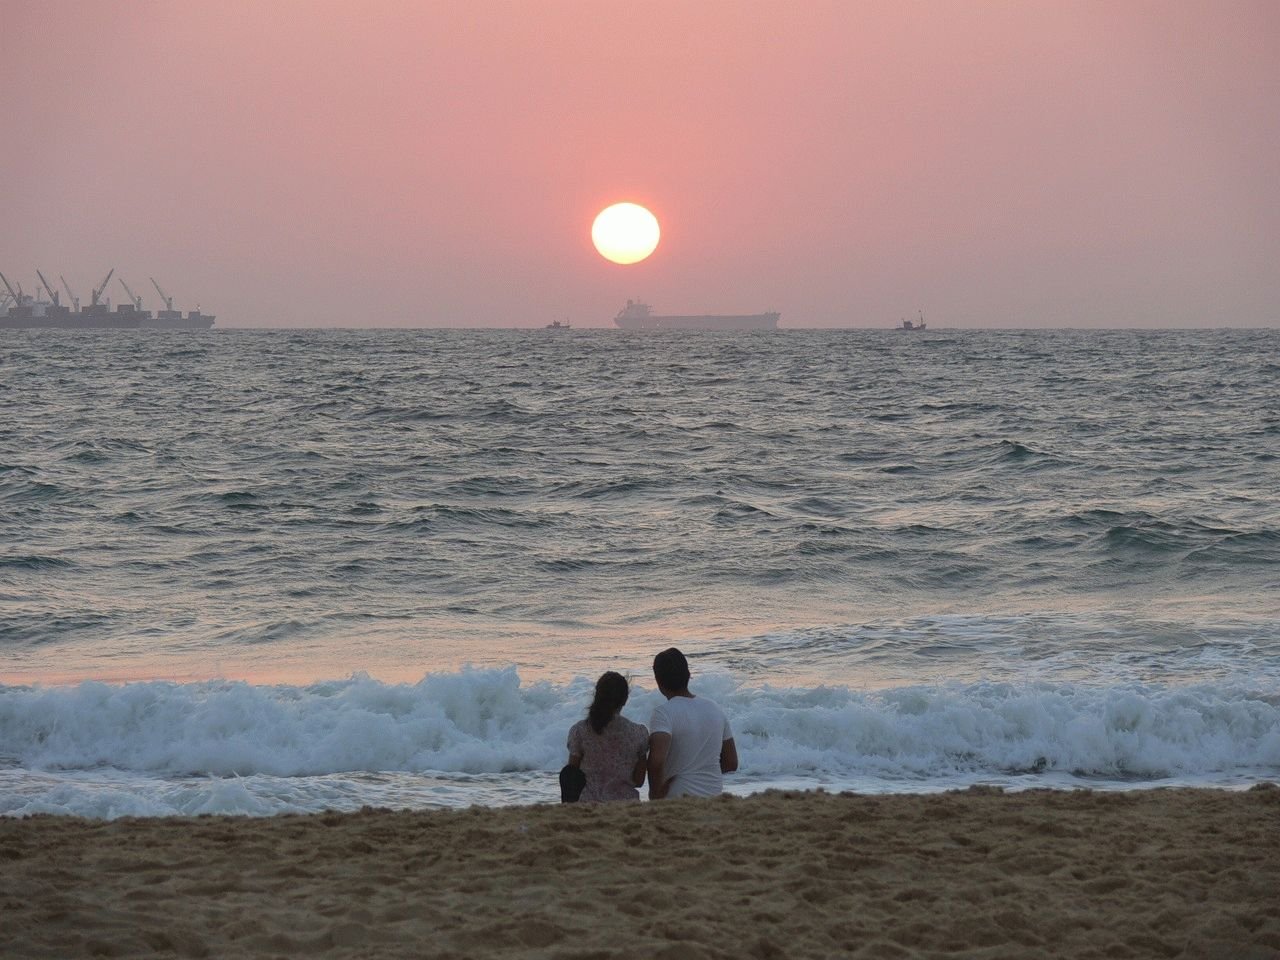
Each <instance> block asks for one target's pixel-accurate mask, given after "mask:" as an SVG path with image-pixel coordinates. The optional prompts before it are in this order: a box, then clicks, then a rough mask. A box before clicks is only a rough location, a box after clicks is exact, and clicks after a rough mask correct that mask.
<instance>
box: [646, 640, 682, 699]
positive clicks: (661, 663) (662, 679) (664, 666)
mask: <svg viewBox="0 0 1280 960" xmlns="http://www.w3.org/2000/svg"><path fill="white" fill-rule="evenodd" d="M653 679H655V680H657V681H658V686H659V687H661V688H662V689H663V690H674V691H675V692H677V693H679V692H680V691H681V690H687V689H689V661H688V660H686V659H685V658H684V654H683V653H681V652H680V651H679V650H677V649H676V648H675V647H668V648H667V649H666V650H663V651H662V652H661V653H660V654H658V655H657V656H656V657H654V658H653Z"/></svg>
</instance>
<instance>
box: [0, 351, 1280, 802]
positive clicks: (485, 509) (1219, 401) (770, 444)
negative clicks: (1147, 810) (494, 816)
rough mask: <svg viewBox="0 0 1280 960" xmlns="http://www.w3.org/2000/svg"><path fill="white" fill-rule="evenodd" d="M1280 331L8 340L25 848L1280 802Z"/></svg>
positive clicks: (1, 655) (2, 514)
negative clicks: (683, 805)
mask: <svg viewBox="0 0 1280 960" xmlns="http://www.w3.org/2000/svg"><path fill="white" fill-rule="evenodd" d="M1278 387H1280V331H1276V330H1235V331H1226V330H1218V331H1147V332H1139V331H1084V330H1071V331H1067V330H1054V331H969V330H966V331H945V330H939V331H932V330H931V331H929V332H927V333H925V334H907V333H901V332H897V331H889V330H885V331H867V330H859V331H853V330H850V331H803V330H788V331H778V332H772V333H756V334H737V335H717V334H697V333H684V334H680V333H650V334H627V333H623V332H620V331H606V330H573V331H571V332H556V333H549V332H546V331H542V330H537V331H528V330H526V331H518V330H487V331H481V330H413V331H388V330H378V331H352V330H331V331H316V330H313V331H236V330H230V331H212V332H209V333H175V334H161V333H149V332H145V331H139V332H127V331H119V332H113V333H110V334H102V333H94V332H77V331H59V332H39V333H24V332H20V331H6V332H5V336H4V337H3V338H0V814H6V815H24V814H30V813H37V812H53V813H69V814H80V815H85V816H90V817H106V818H111V817H118V816H126V815H142V816H151V815H172V814H198V813H234V814H249V815H265V814H273V813H279V812H290V811H313V810H322V809H333V810H350V809H358V808H360V807H362V806H365V805H373V806H389V807H414V808H421V807H436V806H464V805H469V804H477V803H479V804H510V803H529V802H542V801H553V800H556V799H557V798H558V787H557V785H556V771H557V770H558V769H559V767H560V765H561V764H562V763H563V762H564V757H565V749H564V743H565V736H566V733H567V730H568V727H569V726H570V725H571V724H572V723H573V722H574V721H576V720H577V719H579V718H580V717H581V716H583V715H584V713H585V710H586V706H587V703H588V701H589V699H590V692H591V687H592V684H593V682H594V680H595V677H596V676H597V675H598V674H599V673H600V672H601V671H602V670H605V669H616V670H619V671H621V672H623V673H626V674H628V675H629V676H630V677H631V678H632V680H633V692H632V697H631V701H630V703H629V704H628V706H627V708H626V710H625V711H624V712H625V713H626V715H627V716H629V717H631V718H632V719H634V720H637V721H638V722H641V723H644V722H646V721H647V719H648V714H649V711H650V710H651V708H652V705H653V703H654V700H655V697H657V696H658V695H657V694H656V692H655V691H654V688H653V680H652V675H651V673H650V664H651V661H652V657H653V654H654V653H656V652H657V651H658V650H661V649H663V648H664V647H667V646H670V645H672V644H674V645H677V646H679V647H680V648H681V649H683V650H684V651H685V652H686V653H687V654H689V656H690V660H691V664H692V669H693V673H694V678H693V683H692V688H693V690H694V692H695V693H703V694H704V695H708V696H711V697H713V698H714V699H716V700H717V701H718V702H720V703H721V705H722V706H723V707H724V708H725V710H726V712H727V713H728V715H729V718H730V721H731V723H732V725H733V727H734V731H735V735H736V739H737V743H738V748H739V753H740V755H741V761H742V768H741V771H740V772H739V773H737V774H734V775H733V776H732V777H730V778H729V781H730V789H732V790H733V791H734V792H738V793H748V792H754V791H758V790H763V789H767V788H770V787H787V788H791V787H801V788H815V787H822V788H825V789H828V790H846V789H851V790H858V791H870V792H920V791H935V790H944V789H953V788H963V787H966V786H969V785H973V784H989V785H997V786H1001V787H1004V788H1005V789H1020V788H1026V787H1043V786H1050V787H1060V788H1072V787H1094V788H1105V789H1123V788H1134V787H1151V786H1159V785H1170V784H1179V785H1207V786H1221V787H1240V786H1246V785H1249V784H1252V783H1255V782H1258V781H1260V780H1276V779H1278V778H1280V495H1278V493H1277V491H1280V459H1278V458H1280V400H1278V397H1280V389H1278Z"/></svg>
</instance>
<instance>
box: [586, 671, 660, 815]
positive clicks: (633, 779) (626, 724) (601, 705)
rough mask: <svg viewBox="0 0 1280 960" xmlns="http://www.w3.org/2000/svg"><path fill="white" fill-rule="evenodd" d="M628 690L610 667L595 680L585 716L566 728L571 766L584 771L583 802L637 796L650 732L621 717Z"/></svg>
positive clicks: (623, 679) (624, 681) (618, 674)
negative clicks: (592, 694) (585, 780)
mask: <svg viewBox="0 0 1280 960" xmlns="http://www.w3.org/2000/svg"><path fill="white" fill-rule="evenodd" d="M629 694H630V690H629V689H628V687H627V680H626V678H625V677H623V676H622V674H620V673H614V672H613V671H612V670H610V671H609V672H607V673H605V674H602V675H601V677H600V679H599V680H597V681H596V695H595V699H593V700H592V701H591V708H590V709H589V710H588V711H587V719H585V720H579V721H578V722H577V723H575V724H574V725H573V726H572V727H570V728H569V766H571V767H578V768H579V769H581V770H582V772H583V773H584V774H586V778H587V785H586V786H585V787H583V788H582V794H581V796H580V797H579V798H578V799H579V800H584V801H588V802H590V801H595V802H599V801H602V800H639V799H640V793H639V792H638V791H637V790H636V787H640V786H643V785H644V775H645V763H646V760H647V758H648V754H649V731H648V730H646V729H645V728H644V726H643V725H641V724H639V723H632V722H631V721H630V720H628V719H627V718H626V717H624V716H621V715H620V714H621V711H622V708H623V706H625V705H626V702H627V696H628V695H629Z"/></svg>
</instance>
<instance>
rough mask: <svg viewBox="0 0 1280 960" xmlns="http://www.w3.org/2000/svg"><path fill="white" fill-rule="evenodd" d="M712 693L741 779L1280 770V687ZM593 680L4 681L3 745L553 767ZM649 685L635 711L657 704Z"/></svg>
mask: <svg viewBox="0 0 1280 960" xmlns="http://www.w3.org/2000/svg"><path fill="white" fill-rule="evenodd" d="M701 690H702V691H703V692H704V693H705V694H706V695H708V696H711V697H712V698H714V699H715V700H717V701H718V702H720V703H721V704H722V706H724V708H725V710H726V712H727V713H728V714H729V716H730V719H731V722H732V723H733V725H734V728H735V732H736V736H737V740H738V745H739V752H740V753H741V755H742V758H743V770H744V772H745V773H746V774H747V775H748V776H757V777H760V776H765V777H775V778H777V777H803V776H813V775H822V776H829V777H830V776H834V777H846V778H847V777H862V778H865V777H876V778H884V779H890V780H903V779H905V780H911V781H927V780H929V779H931V778H938V777H949V776H955V775H957V774H962V773H979V774H981V773H990V774H1007V773H1009V772H1018V771H1034V772H1037V773H1044V772H1057V773H1064V774H1071V775H1075V776H1094V777H1107V778H1117V779H1126V778H1142V779H1157V778H1162V777H1169V776H1197V775H1207V774H1231V773H1233V772H1241V771H1258V770H1262V771H1270V772H1272V773H1273V774H1274V773H1275V772H1277V771H1280V692H1277V691H1259V690H1254V689H1250V688H1248V687H1245V686H1242V685H1238V684H1217V685H1197V686H1158V685H1149V684H1138V683H1131V684H1124V685H1119V686H1112V687H1104V686H1102V687H1100V686H1090V685H1085V684H1069V683H1054V684H1049V683H1027V684H1014V683H976V684H967V685H966V684H955V685H940V686H938V685H934V686H919V685H916V686H905V687H897V688H891V689H887V690H881V691H858V690H853V689H851V688H848V687H835V686H831V687H828V686H819V687H770V686H764V687H749V686H744V685H742V684H741V683H740V682H738V681H736V680H734V679H733V678H732V677H730V676H729V675H727V674H712V675H707V676H706V677H705V678H704V679H703V682H702V684H701ZM590 691H591V682H590V681H589V680H588V679H585V678H579V679H577V680H575V681H573V682H572V683H569V684H563V685H556V684H551V683H547V682H538V683H528V684H526V683H522V682H521V680H520V677H519V675H518V674H517V672H516V670H515V669H514V668H508V669H505V670H476V669H468V670H464V671H462V672H460V673H454V674H436V675H429V676H427V677H426V678H424V679H423V680H422V681H421V682H419V683H417V684H387V683H382V682H379V681H377V680H373V679H370V678H369V677H366V676H354V677H352V678H350V679H347V680H343V681H336V682H328V683H320V684H314V685H312V686H306V687H299V686H255V685H251V684H248V683H243V682H228V681H210V682H203V683H187V684H179V683H169V682H145V683H133V684H126V685H123V686H111V685H108V684H104V683H99V682H86V683H82V684H80V685H78V686H73V687H56V688H41V687H32V688H28V687H0V749H2V750H3V753H4V755H5V760H6V761H7V762H8V763H9V764H11V765H16V766H18V767H21V768H23V769H25V770H29V771H50V770H62V771H68V770H72V771H86V770H97V769H102V768H110V769H114V770H117V771H129V772H134V773H145V774H151V775H166V776H180V775H193V774H204V775H213V776H223V777H225V776H242V777H243V776H251V775H268V776H275V777H314V776H325V775H329V774H336V773H352V772H370V773H372V772H387V771H392V772H401V773H414V774H455V775H478V774H497V773H520V772H528V771H546V770H554V769H556V768H558V767H559V765H560V763H561V762H563V754H564V737H565V733H566V731H567V729H568V727H569V726H570V725H571V724H572V723H573V722H575V721H576V720H577V719H579V718H580V717H581V715H583V712H584V710H585V706H586V704H587V703H588V701H589V699H590ZM658 696H659V695H658V694H657V693H656V692H655V691H652V690H636V691H635V692H634V695H633V697H632V700H631V702H630V704H629V705H628V707H627V709H626V711H625V713H626V714H627V715H628V716H630V717H631V718H632V719H635V720H637V721H639V722H642V723H643V722H647V720H648V716H649V712H650V710H651V709H652V707H653V705H654V704H655V703H656V702H657V699H658Z"/></svg>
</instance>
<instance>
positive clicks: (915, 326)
mask: <svg viewBox="0 0 1280 960" xmlns="http://www.w3.org/2000/svg"><path fill="white" fill-rule="evenodd" d="M928 326H929V325H928V324H927V323H925V322H924V311H923V310H921V311H920V319H919V320H918V321H912V320H903V321H902V326H900V327H896V328H895V329H897V330H925V329H928Z"/></svg>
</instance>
